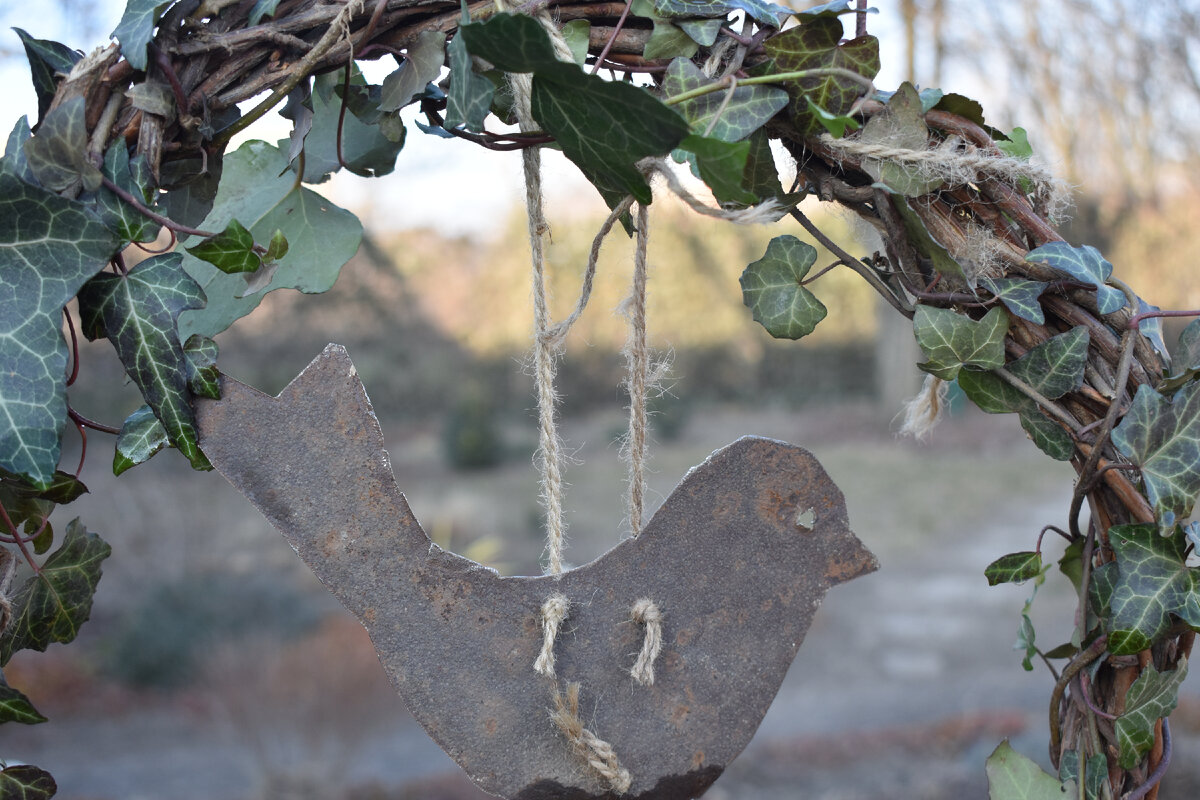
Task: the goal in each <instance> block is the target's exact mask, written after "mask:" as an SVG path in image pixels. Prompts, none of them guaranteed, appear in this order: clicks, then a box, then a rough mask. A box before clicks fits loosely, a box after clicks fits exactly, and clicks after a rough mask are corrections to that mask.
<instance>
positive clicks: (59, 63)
mask: <svg viewBox="0 0 1200 800" xmlns="http://www.w3.org/2000/svg"><path fill="white" fill-rule="evenodd" d="M13 30H14V31H15V32H16V34H17V36H19V37H20V38H21V44H22V45H24V46H25V56H26V58H28V59H29V71H30V72H31V73H32V74H33V90H34V92H36V93H37V99H38V119H41V118H43V117H45V116H46V112H47V111H48V110H49V109H50V101H51V100H53V99H54V93H55V92H56V91H57V90H58V76H59V75H66V74H67V73H69V72H70V71H71V68H72V67H74V66H75V64H76V62H78V61H79V59H81V58H83V55H82V54H81V53H78V52H76V51H75V50H72V49H71V48H69V47H67V46H66V45H65V44H59V43H58V42H53V41H51V40H49V39H35V38H33V37H32V36H30V35H29V34H28V33H26V32H25V31H23V30H21V29H20V28H13Z"/></svg>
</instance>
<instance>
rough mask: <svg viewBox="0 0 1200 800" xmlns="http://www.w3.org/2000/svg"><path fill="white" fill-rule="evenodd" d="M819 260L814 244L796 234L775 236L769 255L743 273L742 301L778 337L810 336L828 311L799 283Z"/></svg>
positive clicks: (752, 264) (751, 264)
mask: <svg viewBox="0 0 1200 800" xmlns="http://www.w3.org/2000/svg"><path fill="white" fill-rule="evenodd" d="M816 260H817V250H816V248H815V247H813V246H812V245H810V244H808V243H807V242H802V241H800V240H799V239H797V238H796V237H795V236H787V235H784V236H776V237H775V238H774V239H772V240H771V241H770V243H769V244H768V245H767V252H766V254H764V255H763V257H762V258H760V259H759V260H758V261H754V262H751V263H750V265H749V266H747V267H746V269H745V271H744V272H742V277H741V279H740V280H739V283H741V285H742V302H743V303H744V304H745V305H746V307H747V308H749V309H750V311H751V312H753V315H754V319H755V320H756V321H758V322H759V323H760V324H761V325H762V326H763V327H764V328H766V329H767V333H769V334H771V335H772V336H774V337H775V338H776V339H799V338H801V337H803V336H807V335H808V334H810V333H812V332H813V329H814V328H816V327H817V323H819V322H820V321H821V320H823V319H825V315H826V314H827V313H829V312H828V311H827V310H826V308H825V306H824V305H823V304H822V303H821V301H820V300H818V299H817V298H816V297H814V296H813V293H812V292H810V291H808V289H805V288H804V287H803V286H801V285H800V283H801V281H803V280H804V277H805V276H806V275H808V271H809V269H811V268H812V265H813V262H815V261H816Z"/></svg>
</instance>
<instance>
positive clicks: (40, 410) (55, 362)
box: [0, 158, 117, 487]
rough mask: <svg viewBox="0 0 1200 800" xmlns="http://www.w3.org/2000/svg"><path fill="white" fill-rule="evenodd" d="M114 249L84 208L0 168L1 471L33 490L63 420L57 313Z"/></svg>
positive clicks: (45, 471)
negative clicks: (21, 479)
mask: <svg viewBox="0 0 1200 800" xmlns="http://www.w3.org/2000/svg"><path fill="white" fill-rule="evenodd" d="M4 161H5V163H4V166H5V167H7V161H8V159H7V158H6V159H5V160H4ZM116 247H117V241H116V239H115V238H114V237H113V235H112V233H111V232H110V231H109V230H108V228H106V227H105V226H104V225H102V224H101V223H100V222H99V221H98V220H96V219H95V218H94V217H92V215H91V214H89V213H88V212H87V210H86V209H85V207H84V206H83V205H81V204H79V203H75V202H73V201H71V200H67V199H66V198H63V197H60V196H58V195H57V194H54V193H53V192H48V191H46V190H45V189H42V188H40V187H37V186H31V185H30V184H28V183H25V182H24V181H22V180H20V179H19V178H17V177H15V176H14V175H13V174H12V173H11V172H9V171H8V170H7V169H6V168H0V364H3V365H4V369H3V370H0V420H3V421H2V422H0V468H3V469H5V470H8V471H9V472H14V473H17V474H19V475H22V476H24V477H26V478H28V479H29V480H30V481H32V482H33V483H34V484H35V485H37V486H43V487H44V486H46V485H47V484H48V483H49V482H50V481H51V479H52V477H53V475H54V468H55V466H56V465H57V464H58V456H59V451H60V447H61V440H60V434H61V430H62V425H63V423H64V422H65V420H66V418H67V399H66V379H65V377H64V376H65V374H66V367H67V357H68V351H67V345H66V342H64V341H63V337H62V308H63V306H64V305H66V304H67V301H69V300H70V299H71V298H72V297H74V296H75V294H76V293H77V292H78V291H79V288H80V287H81V286H82V285H83V284H84V282H86V281H87V279H88V278H90V277H92V275H94V274H95V273H97V272H99V271H100V270H101V269H103V268H104V264H105V263H106V262H107V261H108V259H109V257H110V256H111V255H112V254H113V252H114V251H115V250H116Z"/></svg>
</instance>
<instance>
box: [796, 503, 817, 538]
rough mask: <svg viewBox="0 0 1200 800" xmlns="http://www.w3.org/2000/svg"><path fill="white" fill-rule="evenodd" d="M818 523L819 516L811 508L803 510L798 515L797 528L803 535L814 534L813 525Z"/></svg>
mask: <svg viewBox="0 0 1200 800" xmlns="http://www.w3.org/2000/svg"><path fill="white" fill-rule="evenodd" d="M816 522H817V514H816V512H815V511H813V510H812V508H811V507H809V508H802V509H800V511H799V512H798V513H797V514H796V527H797V528H799V529H800V532H801V533H812V529H813V525H815V524H816Z"/></svg>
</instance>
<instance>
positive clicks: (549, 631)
mask: <svg viewBox="0 0 1200 800" xmlns="http://www.w3.org/2000/svg"><path fill="white" fill-rule="evenodd" d="M570 611H571V601H570V600H568V599H567V596H566V595H563V594H557V593H555V594H552V595H550V596H549V597H547V598H546V602H544V603H542V651H541V652H540V653H538V657H537V659H536V660H535V661H534V662H533V669H534V671H536V672H537V673H538V674H539V675H545V676H546V677H547V678H553V677H554V642H555V640H556V639H558V629H559V626H561V625H562V623H563V620H565V619H566V618H567V615H568V614H569V613H570Z"/></svg>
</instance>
